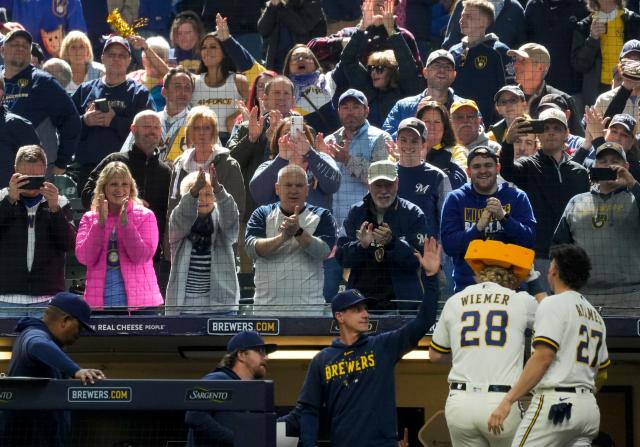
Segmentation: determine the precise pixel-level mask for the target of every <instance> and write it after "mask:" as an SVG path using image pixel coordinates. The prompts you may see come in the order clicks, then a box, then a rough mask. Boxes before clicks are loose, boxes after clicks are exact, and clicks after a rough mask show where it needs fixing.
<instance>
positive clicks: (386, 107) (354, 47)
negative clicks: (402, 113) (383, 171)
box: [340, 3, 425, 128]
mask: <svg viewBox="0 0 640 447" xmlns="http://www.w3.org/2000/svg"><path fill="white" fill-rule="evenodd" d="M373 20H374V19H373V15H372V14H365V15H364V16H363V18H362V21H361V22H360V25H359V27H358V30H357V31H356V32H355V34H354V35H353V36H351V40H349V43H348V44H347V46H346V47H345V48H344V50H343V51H342V56H341V57H340V63H341V65H342V66H343V68H344V71H345V74H346V76H347V79H348V80H349V85H350V86H351V87H352V88H355V89H358V90H360V91H362V92H363V93H364V94H365V95H366V96H367V98H368V99H369V109H370V111H369V117H368V120H369V123H370V124H371V125H373V126H376V127H379V128H382V124H383V123H384V120H385V119H386V117H387V115H388V114H389V112H390V111H391V109H392V108H393V106H394V105H395V103H396V102H397V101H398V100H400V99H402V98H405V97H407V96H411V95H415V94H418V93H420V92H421V91H422V90H424V87H425V85H424V79H423V78H422V76H420V73H419V72H418V71H417V70H416V61H415V59H414V58H413V55H412V53H411V50H410V49H409V46H408V45H407V42H406V41H405V39H404V38H403V37H402V34H400V33H399V32H398V31H397V29H396V27H395V25H394V18H393V7H392V5H391V4H390V3H388V4H387V5H385V9H383V15H382V23H383V25H384V27H385V29H386V31H387V34H388V36H389V38H388V44H389V45H390V46H391V48H392V49H391V50H385V51H377V52H374V53H372V54H370V55H369V57H368V59H367V66H366V67H365V66H364V65H362V63H361V62H360V55H361V54H362V52H363V51H364V49H365V48H366V47H367V45H368V36H367V34H365V30H366V29H367V27H368V26H370V25H372V24H373Z"/></svg>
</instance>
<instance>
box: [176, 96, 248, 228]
mask: <svg viewBox="0 0 640 447" xmlns="http://www.w3.org/2000/svg"><path fill="white" fill-rule="evenodd" d="M186 127H187V130H186V140H187V146H188V147H189V149H187V150H185V151H184V152H183V153H182V154H181V155H180V156H179V157H178V158H176V160H175V161H174V164H173V171H172V173H171V183H170V187H169V207H168V211H167V214H168V215H169V216H170V215H171V211H172V210H173V209H174V208H175V207H176V206H177V205H178V202H179V201H180V198H181V196H182V193H181V191H180V185H181V183H182V181H183V179H184V178H185V177H186V176H187V175H188V174H190V173H192V172H198V171H200V170H201V169H205V170H208V169H209V166H210V165H213V166H214V167H215V169H216V173H217V178H218V179H219V181H220V184H221V185H222V186H224V188H225V190H226V191H228V192H229V194H231V196H233V199H234V201H235V202H236V204H237V205H238V209H239V210H240V213H242V212H244V202H245V190H244V180H243V178H242V172H241V171H240V165H239V164H238V162H237V161H236V160H234V159H233V158H232V157H231V155H229V149H227V148H226V147H223V146H221V145H219V144H217V143H216V141H217V140H218V119H217V118H216V114H215V113H214V112H213V111H211V109H209V108H208V107H205V106H197V107H194V108H193V109H191V111H190V112H189V115H187V126H186Z"/></svg>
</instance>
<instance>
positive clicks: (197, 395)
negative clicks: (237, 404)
mask: <svg viewBox="0 0 640 447" xmlns="http://www.w3.org/2000/svg"><path fill="white" fill-rule="evenodd" d="M231 398H232V392H231V391H230V390H209V389H207V388H191V389H188V390H187V393H186V395H185V397H184V400H185V401H187V402H194V401H195V402H218V403H219V402H228V401H230V400H231Z"/></svg>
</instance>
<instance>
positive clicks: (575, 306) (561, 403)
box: [488, 245, 610, 447]
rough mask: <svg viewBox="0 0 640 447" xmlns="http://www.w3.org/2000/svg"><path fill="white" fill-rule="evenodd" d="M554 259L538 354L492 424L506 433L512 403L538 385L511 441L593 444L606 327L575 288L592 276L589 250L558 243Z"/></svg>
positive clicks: (605, 362)
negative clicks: (597, 385) (550, 294)
mask: <svg viewBox="0 0 640 447" xmlns="http://www.w3.org/2000/svg"><path fill="white" fill-rule="evenodd" d="M550 259H551V265H550V267H549V273H548V275H547V278H548V280H549V285H550V286H551V288H552V289H553V291H554V293H555V295H552V296H550V297H547V298H545V299H544V300H543V301H542V302H541V303H540V306H538V310H537V311H536V319H535V325H534V329H535V335H534V338H533V343H532V344H533V346H534V348H535V352H534V353H533V355H532V356H531V358H530V359H529V361H528V362H527V364H526V365H525V367H524V370H523V371H522V375H521V376H520V378H519V379H518V381H517V382H516V383H515V385H514V386H513V388H511V391H509V392H508V393H507V394H506V395H505V396H504V399H503V400H502V402H501V403H500V405H498V406H497V407H496V409H495V410H494V411H493V413H492V414H491V416H490V417H489V422H488V427H489V429H490V430H492V431H493V432H495V433H499V432H500V431H502V430H503V429H504V423H505V421H506V420H507V418H508V415H509V412H510V410H511V406H512V404H513V402H515V401H516V400H518V399H519V398H521V397H522V396H524V395H525V394H526V393H528V392H529V390H531V389H533V393H534V395H533V399H532V401H531V405H530V406H529V409H528V410H527V412H526V414H525V416H524V419H523V420H522V422H521V424H520V426H519V427H518V430H517V432H516V436H515V438H514V440H513V444H512V445H513V446H527V447H538V446H540V447H542V446H545V447H546V446H558V447H560V446H562V447H567V446H590V445H591V440H592V439H593V438H594V437H595V436H596V435H597V434H598V429H599V426H600V411H599V410H598V405H597V403H596V399H595V397H594V393H595V392H596V389H597V388H596V382H598V383H599V384H600V383H602V382H603V381H604V380H605V379H606V368H607V366H609V363H610V362H609V356H608V353H607V345H606V341H605V340H606V337H607V331H606V328H605V325H604V322H603V320H602V317H600V315H599V314H598V312H597V311H596V310H595V309H594V307H593V306H592V305H591V304H589V302H588V301H587V300H586V298H585V297H583V296H582V295H580V294H579V293H578V292H577V291H576V290H578V289H580V287H582V286H583V285H584V284H585V283H586V282H587V280H588V279H589V271H590V270H591V263H590V261H589V257H588V255H587V253H586V252H585V251H584V250H583V249H582V248H580V247H579V246H577V245H558V246H556V247H552V249H551V252H550Z"/></svg>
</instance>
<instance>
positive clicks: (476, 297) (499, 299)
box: [460, 293, 509, 306]
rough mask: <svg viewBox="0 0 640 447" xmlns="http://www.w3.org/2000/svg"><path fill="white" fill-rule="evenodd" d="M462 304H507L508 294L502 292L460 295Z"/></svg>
mask: <svg viewBox="0 0 640 447" xmlns="http://www.w3.org/2000/svg"><path fill="white" fill-rule="evenodd" d="M460 302H461V303H462V305H463V306H467V305H469V304H503V305H505V306H506V305H507V304H509V295H507V294H503V293H474V294H471V295H465V296H462V297H460Z"/></svg>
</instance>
